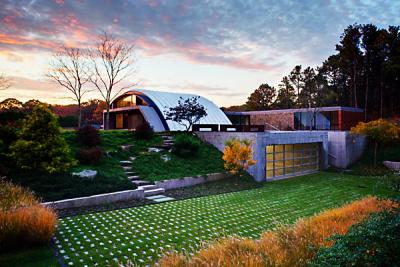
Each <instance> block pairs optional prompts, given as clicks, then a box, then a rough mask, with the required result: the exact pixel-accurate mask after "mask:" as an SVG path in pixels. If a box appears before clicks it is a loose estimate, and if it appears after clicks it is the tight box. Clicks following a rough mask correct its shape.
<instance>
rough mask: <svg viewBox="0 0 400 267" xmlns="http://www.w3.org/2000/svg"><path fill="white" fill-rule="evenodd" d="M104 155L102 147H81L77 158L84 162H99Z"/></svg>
mask: <svg viewBox="0 0 400 267" xmlns="http://www.w3.org/2000/svg"><path fill="white" fill-rule="evenodd" d="M102 156H103V150H101V148H100V147H97V146H96V147H90V148H81V149H80V150H79V151H78V155H77V158H78V160H79V162H81V163H83V164H97V163H99V161H100V159H101V157H102Z"/></svg>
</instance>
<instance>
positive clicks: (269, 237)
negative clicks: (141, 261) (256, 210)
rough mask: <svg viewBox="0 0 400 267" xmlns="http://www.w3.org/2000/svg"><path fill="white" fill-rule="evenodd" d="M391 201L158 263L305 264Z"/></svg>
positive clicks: (356, 205) (372, 200)
mask: <svg viewBox="0 0 400 267" xmlns="http://www.w3.org/2000/svg"><path fill="white" fill-rule="evenodd" d="M398 206H399V205H398V203H396V202H393V201H390V200H378V199H377V198H376V197H366V198H364V199H362V200H358V201H354V202H353V203H350V204H347V205H344V206H342V207H340V208H336V209H331V210H327V211H324V212H322V213H320V214H319V215H315V216H313V217H310V218H306V219H301V220H299V221H298V222H297V223H296V224H295V225H294V226H292V227H281V228H280V229H278V230H276V231H268V232H265V233H264V234H263V235H262V236H261V238H260V239H259V240H251V239H246V238H236V237H230V238H226V239H223V240H221V241H219V242H216V243H214V244H211V245H208V246H206V247H205V248H203V249H201V250H200V251H199V252H198V253H196V254H195V255H194V256H193V257H187V256H185V255H181V254H170V255H166V256H165V257H163V258H162V259H161V260H160V261H159V262H158V265H159V266H179V267H183V266H204V267H205V266H249V267H250V266H252V267H254V266H306V265H307V264H308V262H309V261H310V260H311V259H312V258H313V257H314V256H315V253H316V251H317V250H318V248H319V247H321V246H330V245H332V243H331V241H329V240H327V238H328V237H330V236H332V235H334V234H345V233H346V232H347V230H348V228H349V227H350V226H351V225H353V224H356V223H359V222H361V221H363V220H364V219H365V218H366V217H368V216H369V215H370V214H371V213H373V212H379V211H382V210H389V209H393V208H395V207H398Z"/></svg>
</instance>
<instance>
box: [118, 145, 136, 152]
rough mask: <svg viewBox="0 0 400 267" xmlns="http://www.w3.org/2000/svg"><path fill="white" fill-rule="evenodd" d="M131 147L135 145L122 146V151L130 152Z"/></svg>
mask: <svg viewBox="0 0 400 267" xmlns="http://www.w3.org/2000/svg"><path fill="white" fill-rule="evenodd" d="M131 147H133V145H122V146H121V149H122V150H124V151H127V150H129V148H131Z"/></svg>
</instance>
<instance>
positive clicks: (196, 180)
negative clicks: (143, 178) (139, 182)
mask: <svg viewBox="0 0 400 267" xmlns="http://www.w3.org/2000/svg"><path fill="white" fill-rule="evenodd" d="M228 177H230V174H229V173H211V174H208V175H199V176H194V177H184V178H180V179H171V180H163V181H158V182H156V183H155V185H157V186H158V187H162V188H164V189H165V190H168V189H175V188H180V187H187V186H192V185H197V184H203V183H207V182H213V181H217V180H221V179H225V178H228Z"/></svg>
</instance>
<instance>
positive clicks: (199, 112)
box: [165, 96, 207, 132]
mask: <svg viewBox="0 0 400 267" xmlns="http://www.w3.org/2000/svg"><path fill="white" fill-rule="evenodd" d="M199 98H200V97H198V96H195V97H191V98H187V99H183V98H182V97H180V99H179V100H178V105H176V106H175V107H170V108H169V109H168V110H167V111H166V112H165V119H167V120H171V121H174V122H177V123H178V124H180V125H182V126H183V127H185V128H186V131H187V132H188V131H189V130H190V129H191V128H192V125H193V124H196V123H198V122H199V121H200V119H201V118H203V117H205V116H207V111H206V108H205V107H204V106H203V105H202V104H200V103H199Z"/></svg>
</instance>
